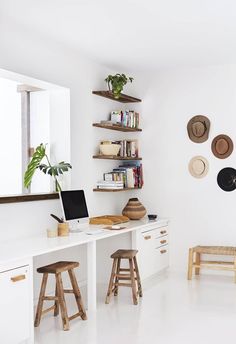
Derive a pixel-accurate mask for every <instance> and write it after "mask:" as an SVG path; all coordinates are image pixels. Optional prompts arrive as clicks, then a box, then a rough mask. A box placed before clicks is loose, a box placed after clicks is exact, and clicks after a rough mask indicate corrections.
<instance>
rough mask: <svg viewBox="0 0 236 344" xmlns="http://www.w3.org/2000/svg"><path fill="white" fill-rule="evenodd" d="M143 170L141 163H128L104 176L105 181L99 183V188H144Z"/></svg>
mask: <svg viewBox="0 0 236 344" xmlns="http://www.w3.org/2000/svg"><path fill="white" fill-rule="evenodd" d="M142 186H143V168H142V164H141V163H140V162H139V161H135V162H126V163H124V164H122V165H119V166H118V167H117V168H114V169H113V170H112V171H110V172H106V173H104V174H103V180H102V181H99V182H98V183H97V187H98V188H102V189H105V188H110V189H116V188H118V189H122V188H142Z"/></svg>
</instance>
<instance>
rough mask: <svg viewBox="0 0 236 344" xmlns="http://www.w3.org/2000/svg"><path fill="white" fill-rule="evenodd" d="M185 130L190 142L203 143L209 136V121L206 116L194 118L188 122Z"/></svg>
mask: <svg viewBox="0 0 236 344" xmlns="http://www.w3.org/2000/svg"><path fill="white" fill-rule="evenodd" d="M187 130H188V136H189V138H190V140H191V141H193V142H195V143H202V142H205V141H206V140H207V139H208V136H209V131H210V121H209V119H208V118H207V117H206V116H202V115H198V116H194V117H192V118H191V119H190V120H189V122H188V125H187Z"/></svg>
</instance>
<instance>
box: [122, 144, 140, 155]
mask: <svg viewBox="0 0 236 344" xmlns="http://www.w3.org/2000/svg"><path fill="white" fill-rule="evenodd" d="M119 144H120V154H119V155H120V156H121V157H122V158H138V156H139V155H138V154H139V153H138V141H137V140H122V141H119Z"/></svg>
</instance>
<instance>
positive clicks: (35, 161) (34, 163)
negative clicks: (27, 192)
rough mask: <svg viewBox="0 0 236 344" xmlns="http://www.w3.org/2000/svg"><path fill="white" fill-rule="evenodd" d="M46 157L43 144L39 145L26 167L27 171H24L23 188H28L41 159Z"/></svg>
mask: <svg viewBox="0 0 236 344" xmlns="http://www.w3.org/2000/svg"><path fill="white" fill-rule="evenodd" d="M45 155H46V145H44V144H42V143H41V144H40V145H39V146H38V147H37V148H36V150H35V152H34V154H33V156H32V159H31V161H30V163H29V164H28V167H27V170H26V171H25V174H24V186H25V187H26V188H28V187H29V186H30V184H31V182H32V178H33V175H34V173H35V171H36V169H37V168H38V167H39V165H40V163H41V161H42V160H43V158H44V157H45Z"/></svg>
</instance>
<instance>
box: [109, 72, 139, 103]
mask: <svg viewBox="0 0 236 344" xmlns="http://www.w3.org/2000/svg"><path fill="white" fill-rule="evenodd" d="M133 80H134V78H132V77H129V76H126V75H125V74H119V73H117V74H115V75H108V77H107V78H106V79H105V81H106V83H107V85H108V89H109V91H111V92H112V93H113V94H114V97H115V98H116V99H119V98H120V94H121V92H122V91H123V88H124V86H125V85H126V84H127V82H132V81H133Z"/></svg>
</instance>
